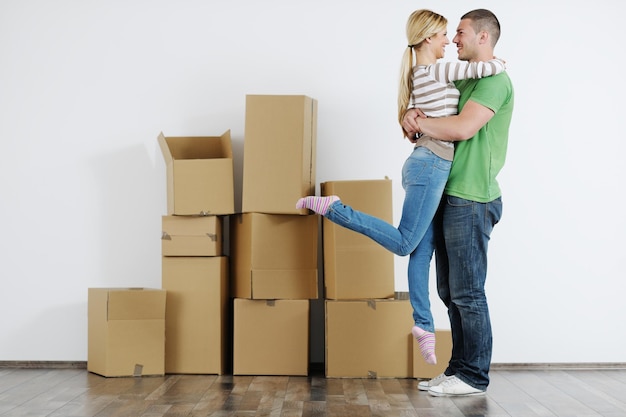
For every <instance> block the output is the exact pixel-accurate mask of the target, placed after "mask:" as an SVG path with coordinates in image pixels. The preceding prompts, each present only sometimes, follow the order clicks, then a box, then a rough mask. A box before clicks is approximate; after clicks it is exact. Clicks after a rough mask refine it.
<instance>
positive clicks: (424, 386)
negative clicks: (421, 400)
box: [417, 373, 452, 391]
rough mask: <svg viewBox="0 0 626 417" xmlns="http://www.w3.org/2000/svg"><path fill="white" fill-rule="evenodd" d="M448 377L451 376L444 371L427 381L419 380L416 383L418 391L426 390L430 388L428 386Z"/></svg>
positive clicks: (432, 385)
mask: <svg viewBox="0 0 626 417" xmlns="http://www.w3.org/2000/svg"><path fill="white" fill-rule="evenodd" d="M448 378H452V377H451V376H448V375H446V374H444V373H441V374H439V375H437V376H436V377H434V378H433V379H429V380H428V381H420V382H419V383H418V384H417V389H418V390H420V391H428V390H429V389H430V387H434V386H435V385H439V384H441V383H442V382H443V381H445V380H446V379H448Z"/></svg>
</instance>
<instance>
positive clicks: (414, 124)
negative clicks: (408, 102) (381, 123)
mask: <svg viewBox="0 0 626 417" xmlns="http://www.w3.org/2000/svg"><path fill="white" fill-rule="evenodd" d="M420 117H421V118H426V115H425V114H424V113H423V112H422V111H421V110H420V109H408V110H407V111H406V113H405V114H404V117H403V118H402V127H403V128H404V130H405V131H406V132H407V133H408V136H407V137H408V139H409V140H410V141H411V142H413V143H415V142H416V141H417V138H416V137H415V136H416V134H418V133H422V129H421V128H420V125H419V121H418V119H419V118H420Z"/></svg>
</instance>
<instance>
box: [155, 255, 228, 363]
mask: <svg viewBox="0 0 626 417" xmlns="http://www.w3.org/2000/svg"><path fill="white" fill-rule="evenodd" d="M162 261H163V276H162V281H163V285H162V286H163V288H165V289H166V290H167V312H166V315H165V331H166V336H167V339H166V342H165V372H166V373H169V374H218V375H221V374H223V373H224V372H225V370H226V360H227V349H228V346H229V344H228V340H229V339H228V260H227V258H226V257H223V256H220V257H172V256H167V257H163V258H162Z"/></svg>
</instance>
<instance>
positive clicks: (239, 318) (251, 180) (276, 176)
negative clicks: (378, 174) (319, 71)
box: [230, 95, 319, 375]
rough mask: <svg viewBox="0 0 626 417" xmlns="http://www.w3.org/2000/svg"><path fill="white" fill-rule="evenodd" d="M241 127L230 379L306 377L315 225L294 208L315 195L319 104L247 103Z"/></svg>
mask: <svg viewBox="0 0 626 417" xmlns="http://www.w3.org/2000/svg"><path fill="white" fill-rule="evenodd" d="M245 123H246V125H245V138H244V159H243V187H242V188H243V189H242V194H243V195H242V213H240V214H237V215H235V216H233V217H232V218H231V220H230V225H231V229H230V231H231V233H230V247H231V252H230V255H231V256H230V259H231V270H232V295H233V297H234V298H235V299H234V303H233V306H234V310H233V314H234V316H233V373H234V374H239V375H245V374H247V375H251V374H254V375H259V374H260V375H306V374H307V373H308V364H309V310H310V299H314V298H317V296H318V290H317V282H318V281H317V272H318V271H317V244H318V225H319V219H318V218H317V217H316V216H309V215H307V214H308V212H307V211H306V210H298V209H296V208H295V204H296V201H297V200H298V198H300V197H302V196H305V195H309V194H313V193H314V192H315V145H316V125H317V102H316V100H314V99H312V98H310V97H306V96H300V95H298V96H285V95H282V96H281V95H278V96H276V95H249V96H247V97H246V118H245Z"/></svg>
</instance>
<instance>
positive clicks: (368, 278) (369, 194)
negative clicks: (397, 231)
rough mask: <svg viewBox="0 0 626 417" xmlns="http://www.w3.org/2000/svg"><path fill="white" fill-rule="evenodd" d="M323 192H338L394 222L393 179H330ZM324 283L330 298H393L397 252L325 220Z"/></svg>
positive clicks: (363, 209)
mask: <svg viewBox="0 0 626 417" xmlns="http://www.w3.org/2000/svg"><path fill="white" fill-rule="evenodd" d="M321 191H322V195H324V196H328V195H338V196H339V197H340V198H341V201H342V202H343V203H345V204H347V205H349V206H351V207H352V208H353V209H355V210H359V211H361V212H364V213H367V214H370V215H372V216H375V217H378V218H379V219H382V220H385V221H386V222H388V223H390V224H392V221H393V210H392V188H391V180H389V179H384V180H357V181H329V182H324V183H322V184H321ZM323 240H324V286H325V291H326V292H325V297H326V298H328V299H337V300H348V299H364V298H391V297H393V295H394V289H395V280H394V254H393V253H392V252H390V251H388V250H387V249H385V248H384V247H382V246H380V245H379V244H378V243H376V242H374V241H373V240H372V239H370V238H369V237H367V236H365V235H362V234H360V233H357V232H354V231H352V230H350V229H347V228H345V227H342V226H339V225H337V224H335V223H333V222H331V221H330V220H328V219H326V218H324V220H323Z"/></svg>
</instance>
